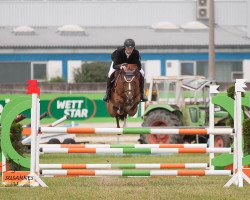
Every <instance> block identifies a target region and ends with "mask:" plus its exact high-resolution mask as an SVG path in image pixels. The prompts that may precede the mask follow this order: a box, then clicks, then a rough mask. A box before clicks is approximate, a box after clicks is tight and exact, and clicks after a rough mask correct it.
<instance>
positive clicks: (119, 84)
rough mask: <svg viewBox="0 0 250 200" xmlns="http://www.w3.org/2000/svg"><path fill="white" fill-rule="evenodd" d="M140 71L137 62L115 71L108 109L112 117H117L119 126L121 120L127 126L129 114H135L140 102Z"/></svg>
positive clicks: (118, 126) (118, 125)
mask: <svg viewBox="0 0 250 200" xmlns="http://www.w3.org/2000/svg"><path fill="white" fill-rule="evenodd" d="M139 79H140V72H139V70H138V68H137V66H136V65H135V64H127V67H126V69H125V70H123V69H122V70H117V71H116V72H115V83H114V86H113V88H112V90H111V97H110V100H109V101H108V102H107V109H108V112H109V114H110V116H111V117H115V118H116V125H117V128H120V123H119V121H120V120H124V124H123V127H126V126H127V122H126V120H127V116H128V115H129V116H134V115H135V114H136V112H137V109H138V104H139V102H140V99H141V97H140V80H139Z"/></svg>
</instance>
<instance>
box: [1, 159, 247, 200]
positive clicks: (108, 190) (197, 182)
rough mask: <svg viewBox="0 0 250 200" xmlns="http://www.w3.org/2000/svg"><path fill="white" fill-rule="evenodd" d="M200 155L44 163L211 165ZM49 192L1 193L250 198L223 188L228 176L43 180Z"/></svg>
mask: <svg viewBox="0 0 250 200" xmlns="http://www.w3.org/2000/svg"><path fill="white" fill-rule="evenodd" d="M207 159H208V156H206V155H199V154H186V155H169V156H150V155H149V156H146V155H141V156H133V155H130V156H97V155H84V156H83V155H76V154H71V155H62V154H61V155H58V154H57V155H54V154H52V155H42V156H41V163H163V162H165V163H170V162H172V163H180V162H187V161H188V162H207ZM42 179H43V180H44V181H45V183H46V184H47V185H48V186H49V188H41V187H38V188H27V187H24V188H18V187H14V188H10V187H2V188H1V189H0V199H25V200H27V199H60V200H64V199H91V200H95V199H102V200H103V199H112V200H113V199H119V200H120V199H121V200H122V199H124V200H125V199H126V200H127V199H135V200H138V199H152V200H158V199H164V200H165V199H174V200H175V199H192V200H193V199H212V200H214V199H225V200H229V199H230V200H231V199H235V200H236V199H237V200H241V199H242V200H247V199H249V198H250V186H248V185H246V184H245V185H244V188H236V187H235V186H232V187H230V188H223V185H224V184H225V183H226V182H227V181H228V180H229V177H225V176H223V177H222V176H217V177H215V176H213V177H212V176H211V177H208V176H207V177H152V178H146V177H133V178H130V177H70V178H68V177H67V178H42Z"/></svg>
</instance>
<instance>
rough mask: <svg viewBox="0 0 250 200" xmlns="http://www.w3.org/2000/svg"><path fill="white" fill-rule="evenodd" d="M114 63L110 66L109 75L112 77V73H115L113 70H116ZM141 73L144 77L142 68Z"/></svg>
mask: <svg viewBox="0 0 250 200" xmlns="http://www.w3.org/2000/svg"><path fill="white" fill-rule="evenodd" d="M113 64H114V62H112V63H111V65H110V68H109V73H108V77H109V78H110V76H111V74H113V72H114V71H115V69H114V68H113ZM140 73H141V75H142V76H143V77H144V71H143V69H141V70H140Z"/></svg>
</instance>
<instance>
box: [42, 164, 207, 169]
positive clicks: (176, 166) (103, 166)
mask: <svg viewBox="0 0 250 200" xmlns="http://www.w3.org/2000/svg"><path fill="white" fill-rule="evenodd" d="M39 167H40V169H199V168H207V167H208V164H207V163H160V164H147V163H141V164H40V165H39Z"/></svg>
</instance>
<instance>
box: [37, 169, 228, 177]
mask: <svg viewBox="0 0 250 200" xmlns="http://www.w3.org/2000/svg"><path fill="white" fill-rule="evenodd" d="M40 174H41V175H43V176H229V175H231V170H217V171H216V170H40Z"/></svg>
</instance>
